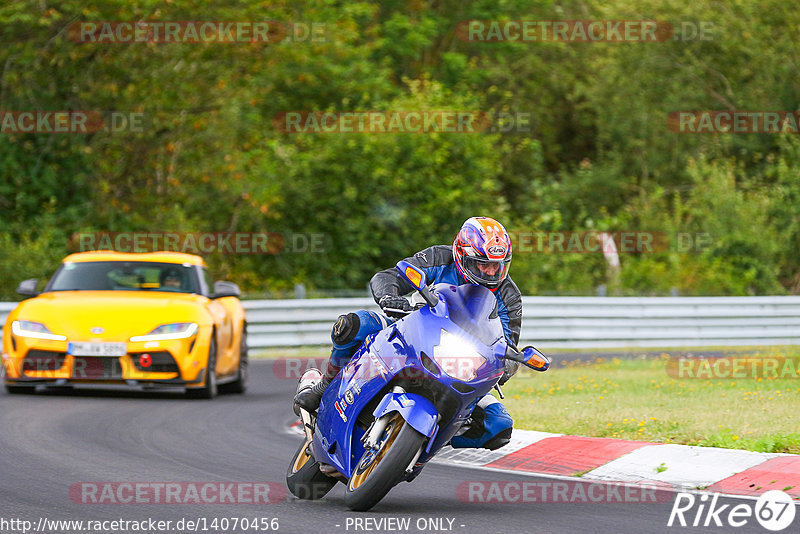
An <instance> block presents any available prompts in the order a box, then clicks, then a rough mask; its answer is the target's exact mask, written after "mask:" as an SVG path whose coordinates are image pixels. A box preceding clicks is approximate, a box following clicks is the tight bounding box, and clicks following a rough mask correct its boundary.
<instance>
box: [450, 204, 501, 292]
mask: <svg viewBox="0 0 800 534" xmlns="http://www.w3.org/2000/svg"><path fill="white" fill-rule="evenodd" d="M453 258H454V259H455V262H456V268H457V269H458V272H459V273H461V276H463V277H464V279H465V280H467V281H468V282H472V283H473V284H479V285H482V286H486V287H488V288H489V289H494V288H496V287H497V286H499V285H500V284H501V283H502V282H503V280H505V279H506V276H508V269H509V267H510V266H511V239H510V238H509V237H508V232H506V229H505V228H503V225H502V224H500V223H499V222H497V221H496V220H494V219H492V218H491V217H470V218H469V219H467V220H466V221H464V224H463V225H462V226H461V230H459V231H458V234H457V235H456V238H455V239H454V240H453Z"/></svg>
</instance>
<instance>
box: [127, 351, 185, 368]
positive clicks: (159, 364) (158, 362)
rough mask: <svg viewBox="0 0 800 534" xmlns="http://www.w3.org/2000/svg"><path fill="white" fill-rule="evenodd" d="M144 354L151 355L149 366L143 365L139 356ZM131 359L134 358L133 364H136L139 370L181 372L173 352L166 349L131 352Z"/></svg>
mask: <svg viewBox="0 0 800 534" xmlns="http://www.w3.org/2000/svg"><path fill="white" fill-rule="evenodd" d="M142 354H149V355H150V362H151V363H150V366H149V367H142V364H141V363H140V362H139V357H140V356H141V355H142ZM131 360H133V365H135V366H136V369H138V370H139V371H145V372H147V373H177V372H179V369H178V364H177V363H175V359H174V358H173V357H172V354H170V353H169V352H166V351H161V352H147V353H140V354H131Z"/></svg>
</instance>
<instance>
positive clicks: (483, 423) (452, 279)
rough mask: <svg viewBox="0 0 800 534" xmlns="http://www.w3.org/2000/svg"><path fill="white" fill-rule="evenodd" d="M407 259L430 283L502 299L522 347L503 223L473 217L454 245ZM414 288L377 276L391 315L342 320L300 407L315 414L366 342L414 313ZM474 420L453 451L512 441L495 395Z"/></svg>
mask: <svg viewBox="0 0 800 534" xmlns="http://www.w3.org/2000/svg"><path fill="white" fill-rule="evenodd" d="M406 261H407V262H409V263H411V264H413V265H415V266H417V267H419V268H420V269H422V270H423V271H425V275H426V277H427V280H428V283H431V284H437V283H440V282H444V283H447V284H452V285H461V284H479V285H482V286H484V287H486V288H488V289H489V290H490V291H492V292H493V293H494V295H495V297H496V298H497V304H498V315H499V317H500V320H501V322H502V324H503V331H504V333H505V337H506V340H507V342H508V343H510V344H511V345H513V346H514V347H516V345H517V342H518V341H519V333H520V327H521V325H522V296H521V295H520V292H519V289H517V286H516V284H514V281H513V280H511V278H510V277H509V276H508V269H509V266H510V265H511V240H510V239H509V237H508V233H507V232H506V230H505V228H503V225H502V224H500V223H499V222H497V221H496V220H494V219H492V218H490V217H470V218H469V219H467V220H466V221H465V222H464V224H463V225H462V226H461V229H460V230H459V232H458V234H457V235H456V237H455V239H454V241H453V244H452V246H450V245H435V246H432V247H428V248H426V249H424V250H421V251H419V252H417V253H416V254H414V255H413V256H411V257H409V258H406ZM413 289H414V288H413V287H412V286H411V285H410V284H409V283H408V282H407V281H405V280H404V279H403V278H401V277H400V276H399V275H398V274H397V272H396V270H395V269H394V268H390V269H386V270H384V271H380V272H379V273H377V274H376V275H375V276H373V277H372V280H371V281H370V290H371V291H372V296H373V297H374V298H375V301H376V302H377V303H378V305H379V306H380V307H381V309H382V310H383V312H384V313H385V314H386V315H382V314H379V313H375V312H371V311H365V310H359V311H357V312H355V313H348V314H347V315H341V316H339V319H338V320H337V321H336V323H335V324H334V326H333V330H332V332H331V340H332V341H333V349H332V350H331V357H330V359H329V360H328V363H327V367H326V369H325V372H324V373H323V378H322V380H321V381H320V382H318V383H317V384H315V385H314V386H313V387H310V388H306V389H303V390H301V391H300V392H299V393H298V394H297V395H296V397H295V399H294V401H295V403H296V404H299V405H300V406H301V407H302V408H304V409H306V410H308V411H315V410H316V409H317V408H318V407H319V403H320V400H321V399H322V394H323V392H324V391H325V389H326V388H327V387H328V384H330V382H331V380H333V378H334V377H335V376H336V374H337V373H338V372H339V369H341V368H342V367H343V366H344V365H346V364H347V362H348V360H349V359H350V358H351V357H352V356H353V353H355V351H356V349H357V348H358V347H359V346H360V345H361V344H362V343H363V342H364V339H365V338H366V337H367V336H369V335H370V334H373V333H375V332H377V331H379V330H381V329H383V328H385V327H387V326H388V325H389V324H391V323H392V322H394V320H395V319H397V318H400V317H403V316H405V315H407V314H408V313H410V312H411V311H412V307H411V304H410V302H409V301H408V299H406V298H405V297H403V296H402V295H405V294H408V293H410V292H411V291H413ZM387 316H388V317H387ZM505 365H506V368H505V372H504V373H503V376H502V378H501V379H500V382H499V383H500V385H503V384H505V383H506V382H507V381H508V379H509V378H511V376H513V375H514V373H516V371H517V368H518V367H519V364H518V363H516V362H513V361H511V360H506V361H505ZM470 419H471V420H470V424H469V428H468V430H467V431H466V432H464V433H462V434H460V435H457V436H455V437H453V439H452V440H451V442H450V444H451V445H452V446H453V447H456V448H459V447H462V448H463V447H476V448H480V447H482V448H486V449H491V450H494V449H498V448H500V447H502V446H504V445H506V444H507V443H508V442H509V441H510V439H511V430H512V426H513V421H512V419H511V416H510V415H509V413H508V411H507V410H506V408H505V406H503V405H502V403H500V401H498V400H497V399H496V398H495V397H494V396H492V395H491V394H487V395H486V396H484V397H483V398H482V399H481V400H480V401H478V404H477V405H476V407H475V409H474V411H473V412H472V416H471V418H470Z"/></svg>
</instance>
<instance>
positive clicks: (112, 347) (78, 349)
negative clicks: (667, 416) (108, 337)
mask: <svg viewBox="0 0 800 534" xmlns="http://www.w3.org/2000/svg"><path fill="white" fill-rule="evenodd" d="M127 352H128V348H127V346H126V345H125V343H79V342H72V343H70V344H69V345H67V353H68V354H72V355H73V356H125V354H126V353H127Z"/></svg>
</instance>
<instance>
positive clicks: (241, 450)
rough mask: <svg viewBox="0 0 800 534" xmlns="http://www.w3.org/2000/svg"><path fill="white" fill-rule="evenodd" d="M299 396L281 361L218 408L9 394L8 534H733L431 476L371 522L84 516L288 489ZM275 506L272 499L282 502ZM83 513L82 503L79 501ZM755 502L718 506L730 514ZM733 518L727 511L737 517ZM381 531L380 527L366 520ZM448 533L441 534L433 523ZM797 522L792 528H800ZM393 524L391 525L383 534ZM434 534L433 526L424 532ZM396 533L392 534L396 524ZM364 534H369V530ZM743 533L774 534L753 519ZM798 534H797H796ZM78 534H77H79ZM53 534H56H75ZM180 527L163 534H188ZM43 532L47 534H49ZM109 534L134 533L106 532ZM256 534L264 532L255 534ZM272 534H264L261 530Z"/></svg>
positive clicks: (119, 397)
mask: <svg viewBox="0 0 800 534" xmlns="http://www.w3.org/2000/svg"><path fill="white" fill-rule="evenodd" d="M294 387H295V384H294V382H293V381H292V380H286V379H279V378H277V377H275V376H274V373H273V370H272V362H271V361H269V360H259V361H254V362H252V364H251V374H250V388H249V390H248V392H247V393H246V394H245V395H221V396H219V397H218V398H216V399H214V400H213V401H203V400H186V399H184V398H183V397H182V396H181V395H179V394H173V393H159V394H156V393H145V392H119V391H108V390H104V391H97V390H80V389H79V390H75V391H72V392H57V391H45V392H41V393H38V394H36V395H8V394H6V393H5V392H0V532H2V533H3V534H6V533H12V532H20V530H18V529H16V530H15V529H14V528H13V525H12V524H11V523H3V520H6V521H9V520H11V519H20V520H27V521H31V522H32V524H33V525H34V526H36V525H38V522H39V520H40V519H42V518H46V519H47V520H84V521H86V520H108V521H112V520H118V519H122V520H144V519H148V518H152V519H154V520H162V521H167V520H169V521H172V522H173V523H172V525H175V524H176V523H177V521H179V520H180V519H185V520H193V521H197V520H198V519H200V518H205V521H206V523H205V526H206V528H208V530H203V526H202V525H199V528H198V530H197V531H198V532H245V531H244V530H241V528H239V529H237V530H232V528H231V523H229V524H228V529H227V530H224V529H222V528H219V527H220V526H221V525H218V528H217V529H212V528H211V521H212V520H213V519H215V518H216V519H217V520H218V522H219V521H220V520H221V519H222V518H229V521H230V520H232V519H233V518H236V517H239V518H248V519H250V520H252V519H256V518H267V519H272V518H277V519H278V524H279V528H278V531H279V532H297V533H303V534H309V533H312V534H313V533H328V532H460V533H477V532H480V533H494V532H503V533H506V532H508V533H511V532H554V533H561V532H564V533H573V532H578V533H580V532H602V533H606V532H608V533H628V532H647V533H652V532H686V531H692V532H709V531H717V532H723V531H725V532H727V531H729V530H734V529H732V528H731V527H727V526H726V527H724V528H718V527H699V528H696V529H695V528H691V527H686V528H681V527H679V526H673V527H668V526H667V520H668V517H669V513H670V510H671V507H672V501H673V499H672V497H671V496H668V498H667V499H662V500H663V501H664V502H659V503H647V504H639V503H636V504H619V503H617V504H607V503H574V502H573V503H525V504H519V503H514V504H498V503H471V502H462V500H459V497H458V494H457V487H458V485H459V484H460V483H462V482H464V481H500V480H502V481H512V482H542V483H547V482H553V480H552V479H549V478H543V477H532V476H522V475H514V474H508V473H499V472H491V471H486V470H478V469H471V468H466V467H459V466H451V465H441V464H429V465H428V466H426V468H425V470H424V471H423V472H422V474H421V475H420V476H419V477H418V478H417V479H416V480H415V481H414V482H412V483H410V484H409V483H402V484H401V485H399V486H397V487H396V488H394V489H393V490H392V491H391V492H390V493H389V494H388V495H387V496H386V497H385V498H384V499H383V501H381V502H380V503H379V504H378V505H377V506H376V507H375V508H373V509H372V510H371V511H370V512H367V513H357V512H351V511H349V510H348V509H347V508H346V507H345V505H344V486H343V485H341V484H339V485H337V487H336V488H334V489H333V491H331V493H329V494H328V496H327V497H326V498H325V499H323V500H321V501H315V502H310V501H301V500H297V499H295V498H293V497H291V496H287V497H286V498H282V499H280V500H279V502H277V503H274V504H230V503H228V504H192V503H190V504H85V503H83V502H81V499H80V498H75V496H74V495H73V498H71V497H70V487H71V486H73V484H76V483H81V482H95V483H96V482H105V481H117V482H124V481H127V482H166V483H169V482H206V481H224V482H237V481H239V482H253V481H257V482H274V483H277V484H279V485H280V486H283V487H285V486H284V480H285V473H286V467H287V464H288V462H289V460H290V458H291V456H292V454H293V453H294V451H295V449H296V448H297V446H298V445H299V442H300V438H298V437H297V436H295V435H291V434H289V433H287V432H286V426H287V424H288V423H289V422H291V421H292V420H293V419H294V418H293V414H292V412H291V409H290V398H291V395H292V393H293V391H294ZM273 495H274V494H273ZM76 501H77V502H76ZM742 502H744V503H748V502H749V503H751V504H752V503H754V501H740V500H736V499H727V498H720V500H719V503H718V504H719V505H721V504H727V503H730V504H731V505H735V504H739V503H742ZM728 509H730V507H729V508H728ZM367 518H369V519H370V522H369V523H364V522H362V523H360V524H361V525H362V526H363V528H357V524H356V523H355V521H357V520H364V519H367ZM403 518H410V520H411V521H410V526H409V528H408V529H407V530H396V529H394V528H389V529H383V530H381V529H379V528H377V525H378V523H376V522H373V521H380V520H382V519H392V520H394V519H403ZM429 518H432V519H435V520H439V521H440V522H442V523H443V524H444V525H445V526H447V525H448V519H451V520H453V521H452V527H451V528H450V530H446V529H438V530H436V529H430V528H425V527H426V521H427V519H429ZM796 524H797V523H795V525H796ZM17 525H18V524H17ZM384 525H388V524H387V523H384ZM427 525H430V523H427ZM390 526H392V527H393V525H390ZM367 527H370V528H369V529H368V528H367ZM735 530H736V531H737V532H767V531H766V530H764V529H763V528H761V527H760V525H758V523H756V522H755V519H753V518H751V519H750V521H749V523H748V524H747V525H745V526H744V527H741V528H737V529H735ZM789 530H791V528H790V529H789ZM73 531H74V530H73ZM73 531H70V530H55V529H51V530H46V532H59V533H60V532H73ZM185 531H187V529H186V528H184V529H183V530H178V529H176V528H175V527H174V526H173V527H172V528H171V529H170V530H165V532H185ZM40 532H41V531H40ZM104 532H133V530H130V529H129V530H116V531H114V530H111V529H109V530H105V531H104ZM246 532H257V531H256V530H255V529H250V530H247V531H246ZM258 532H263V530H258Z"/></svg>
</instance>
